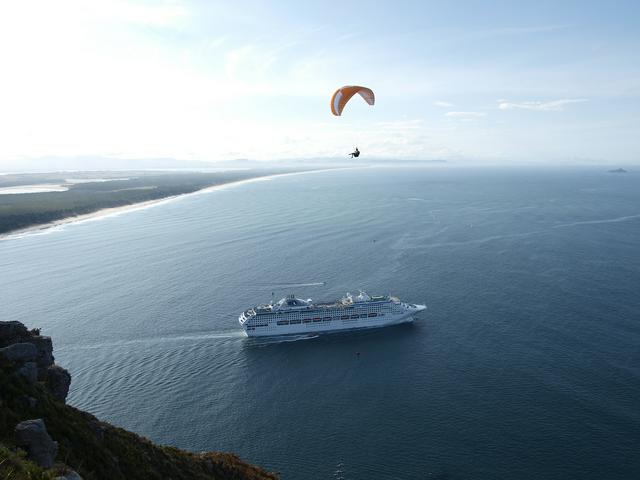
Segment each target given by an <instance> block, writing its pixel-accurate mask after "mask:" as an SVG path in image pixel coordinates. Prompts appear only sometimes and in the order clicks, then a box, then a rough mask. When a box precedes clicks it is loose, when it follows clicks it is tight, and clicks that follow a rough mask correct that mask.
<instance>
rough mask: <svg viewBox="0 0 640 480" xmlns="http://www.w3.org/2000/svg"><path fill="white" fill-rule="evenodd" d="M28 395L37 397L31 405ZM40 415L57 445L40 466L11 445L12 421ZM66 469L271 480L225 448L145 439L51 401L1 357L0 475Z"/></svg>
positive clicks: (124, 475)
mask: <svg viewBox="0 0 640 480" xmlns="http://www.w3.org/2000/svg"><path fill="white" fill-rule="evenodd" d="M28 397H32V398H35V399H36V405H35V406H34V407H32V406H30V405H29V401H28V400H27V398H28ZM34 418H42V419H44V422H45V424H46V426H47V431H48V432H49V435H51V437H52V438H53V439H54V440H56V441H57V442H58V444H59V451H58V455H57V461H58V462H59V464H57V465H56V466H54V468H53V469H51V470H44V469H42V468H40V467H38V466H36V465H35V464H33V463H32V462H30V461H29V460H27V459H26V456H25V454H24V452H22V451H21V450H20V449H16V445H15V439H14V435H13V430H14V428H15V426H16V424H17V423H19V422H21V421H23V420H27V419H34ZM66 468H71V469H73V470H75V471H76V472H78V473H79V474H80V475H81V476H82V478H83V479H84V480H91V479H96V480H97V479H109V480H118V479H122V480H124V479H132V478H144V479H173V480H178V479H185V480H186V479H212V478H215V479H275V478H277V476H276V475H274V474H270V473H268V472H266V471H264V470H262V469H260V468H258V467H254V466H252V465H249V464H247V463H245V462H243V461H242V460H240V459H239V458H238V457H237V456H235V455H233V454H229V453H213V452H210V453H203V454H195V453H189V452H185V451H183V450H180V449H177V448H174V447H166V446H159V445H156V444H154V443H152V442H151V441H150V440H148V439H146V438H143V437H140V436H138V435H136V434H134V433H131V432H128V431H126V430H123V429H121V428H116V427H114V426H112V425H109V424H108V423H105V422H101V421H99V420H98V419H97V418H95V417H94V416H93V415H90V414H88V413H85V412H82V411H80V410H77V409H75V408H73V407H70V406H68V405H65V404H64V403H62V402H60V401H58V400H56V399H55V398H54V397H53V396H52V395H51V394H50V393H49V391H48V390H47V389H46V388H45V387H44V386H43V385H42V384H39V383H36V384H34V385H29V384H28V383H26V382H25V381H24V380H23V379H22V378H20V377H18V376H17V375H16V374H15V365H13V364H11V363H10V362H8V361H6V360H5V359H3V358H0V480H9V479H11V480H26V479H30V480H35V479H51V478H54V477H55V476H56V474H59V473H62V472H64V471H65V469H66Z"/></svg>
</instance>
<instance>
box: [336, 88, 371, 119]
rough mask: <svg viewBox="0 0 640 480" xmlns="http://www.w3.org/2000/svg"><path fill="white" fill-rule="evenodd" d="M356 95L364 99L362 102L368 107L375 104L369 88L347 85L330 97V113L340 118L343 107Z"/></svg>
mask: <svg viewBox="0 0 640 480" xmlns="http://www.w3.org/2000/svg"><path fill="white" fill-rule="evenodd" d="M356 93H357V94H359V95H360V96H361V97H362V98H364V101H365V102H367V103H368V104H369V105H373V104H374V103H375V102H376V97H375V95H374V94H373V90H371V89H370V88H367V87H358V86H355V85H347V86H344V87H341V88H339V89H338V90H336V91H335V92H334V94H333V96H332V97H331V113H333V114H334V115H337V116H340V115H341V114H342V109H343V108H344V106H345V105H346V104H347V102H348V101H349V100H351V97H353V96H354V95H355V94H356Z"/></svg>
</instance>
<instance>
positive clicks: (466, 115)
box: [444, 112, 487, 120]
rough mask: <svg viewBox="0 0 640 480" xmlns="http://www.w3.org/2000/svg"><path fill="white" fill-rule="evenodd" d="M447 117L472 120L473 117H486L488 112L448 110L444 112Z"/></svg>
mask: <svg viewBox="0 0 640 480" xmlns="http://www.w3.org/2000/svg"><path fill="white" fill-rule="evenodd" d="M444 116H445V117H449V118H460V119H463V120H471V119H473V118H480V117H486V116H487V114H486V113H482V112H447V113H445V114H444Z"/></svg>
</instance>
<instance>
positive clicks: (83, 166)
mask: <svg viewBox="0 0 640 480" xmlns="http://www.w3.org/2000/svg"><path fill="white" fill-rule="evenodd" d="M425 163H427V164H433V163H446V160H398V159H384V158H359V159H357V160H354V159H350V158H343V157H340V158H327V157H324V158H296V159H276V160H271V161H259V160H251V159H247V158H238V159H233V160H224V161H217V162H210V161H202V160H176V159H174V158H144V159H127V158H112V157H103V156H78V157H41V158H29V159H20V160H11V161H4V162H0V173H22V172H24V173H34V172H55V171H64V170H75V171H105V170H201V169H202V170H209V169H218V168H261V167H262V168H265V167H266V168H269V167H274V166H277V167H286V166H305V167H319V166H328V167H337V166H345V167H348V166H359V165H361V166H366V165H381V164H394V165H403V166H406V165H421V164H425Z"/></svg>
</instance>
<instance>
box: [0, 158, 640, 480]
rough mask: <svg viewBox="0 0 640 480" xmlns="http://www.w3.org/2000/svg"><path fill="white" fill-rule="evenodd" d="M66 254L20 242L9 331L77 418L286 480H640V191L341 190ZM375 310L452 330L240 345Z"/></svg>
mask: <svg viewBox="0 0 640 480" xmlns="http://www.w3.org/2000/svg"><path fill="white" fill-rule="evenodd" d="M0 201H1V200H0ZM45 232H47V234H28V235H20V236H17V237H14V238H10V239H8V240H3V241H0V317H1V318H2V319H5V320H19V321H22V322H24V323H25V324H26V325H27V326H28V327H40V328H42V331H43V334H46V335H50V336H52V337H53V340H54V354H55V356H56V361H57V363H58V364H60V365H62V366H63V367H65V368H67V369H68V370H69V371H70V372H71V375H72V377H73V381H72V384H71V390H70V393H69V397H68V403H69V404H71V405H73V406H76V407H78V408H81V409H84V410H87V411H89V412H91V413H93V414H95V415H97V416H98V417H99V418H101V419H102V420H105V421H108V422H111V423H113V424H114V425H117V426H121V427H124V428H127V429H130V430H133V431H135V432H137V433H139V434H141V435H145V436H147V437H149V438H151V439H152V440H154V441H156V442H160V443H163V444H171V445H175V446H178V447H180V448H184V449H188V450H192V451H202V450H221V451H230V452H235V453H237V454H238V455H240V456H241V457H242V458H244V459H246V460H248V461H250V462H252V463H256V464H258V465H261V466H263V467H265V468H267V469H269V470H272V471H277V472H280V473H281V474H282V476H283V478H285V479H310V480H313V479H318V480H320V479H332V478H333V479H372V478H376V479H396V478H406V479H424V478H434V479H445V478H446V479H476V480H477V479H514V478H518V479H522V478H535V479H567V478H579V479H581V480H585V479H597V480H601V479H603V478H607V479H629V478H634V477H637V476H638V475H639V474H640V455H639V453H638V445H639V444H640V293H639V292H640V175H637V174H634V173H633V172H631V173H629V174H609V173H606V169H603V168H572V169H559V168H554V169H543V168H539V169H526V168H519V169H515V168H513V169H507V168H453V167H448V166H442V167H432V168H424V169H391V168H369V169H356V170H340V171H332V172H323V173H315V174H305V175H296V176H287V177H281V178H273V179H271V180H270V181H262V182H253V183H245V184H242V185H239V186H236V187H232V188H225V189H221V190H217V191H212V192H209V193H206V194H199V195H188V196H185V197H182V198H180V199H179V200H176V201H171V202H166V203H164V204H162V205H159V206H156V207H153V208H146V209H142V210H137V211H132V212H129V213H126V214H121V215H117V216H110V217H107V218H103V219H100V220H96V221H89V222H82V223H78V224H70V225H65V226H63V227H57V228H56V229H55V230H53V231H45ZM40 233H43V232H40ZM323 283H324V285H323ZM297 284H300V285H299V286H297ZM302 284H316V285H313V286H303V285H302ZM318 284H319V285H318ZM358 289H364V290H366V291H367V292H369V293H371V294H393V295H397V296H399V297H400V298H401V299H402V300H406V301H408V302H412V303H426V304H427V305H428V310H427V311H426V312H423V313H421V314H420V315H419V316H418V318H417V319H416V322H415V323H414V324H409V325H401V326H397V327H388V328H383V329H379V330H371V331H363V332H355V333H340V334H332V335H319V336H315V337H310V338H307V337H291V338H283V339H267V340H264V339H247V338H245V337H244V336H243V335H242V331H241V328H240V326H239V324H238V321H237V318H238V315H239V314H240V312H241V311H242V310H243V309H246V308H248V307H250V306H253V305H254V304H256V303H262V302H268V301H269V300H270V299H271V296H272V292H273V293H274V295H275V296H276V298H278V297H280V296H284V295H286V294H289V293H295V294H297V295H299V296H301V297H303V298H308V297H312V298H314V299H317V300H332V299H335V298H338V297H340V296H341V295H343V294H344V293H345V292H347V291H350V292H354V293H355V292H357V290H358Z"/></svg>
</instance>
